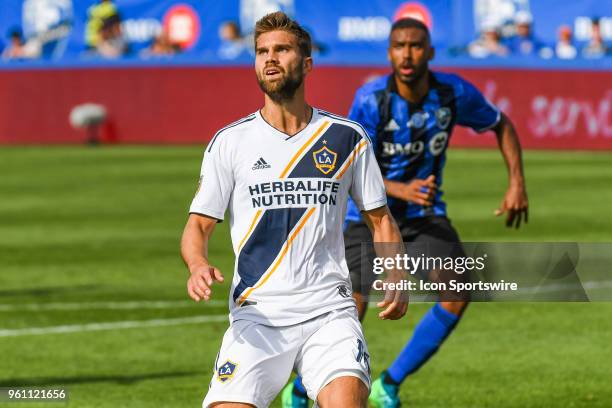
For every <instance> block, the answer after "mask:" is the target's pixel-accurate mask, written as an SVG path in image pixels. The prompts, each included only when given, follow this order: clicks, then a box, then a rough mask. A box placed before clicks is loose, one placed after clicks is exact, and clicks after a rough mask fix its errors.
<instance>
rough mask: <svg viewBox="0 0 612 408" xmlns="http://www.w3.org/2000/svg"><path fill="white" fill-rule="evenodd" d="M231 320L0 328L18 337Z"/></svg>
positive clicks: (5, 334) (207, 318)
mask: <svg viewBox="0 0 612 408" xmlns="http://www.w3.org/2000/svg"><path fill="white" fill-rule="evenodd" d="M223 321H226V322H227V321H229V319H228V316H227V315H213V316H193V317H178V318H171V319H153V320H126V321H119V322H107V323H88V324H71V325H65V326H49V327H26V328H22V329H3V330H0V337H18V336H32V335H45V334H59V333H78V332H88V331H101V330H122V329H134V328H141V327H160V326H177V325H182V324H197V323H210V322H223Z"/></svg>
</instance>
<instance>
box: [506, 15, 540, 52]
mask: <svg viewBox="0 0 612 408" xmlns="http://www.w3.org/2000/svg"><path fill="white" fill-rule="evenodd" d="M514 25H515V29H516V33H515V35H514V36H513V37H511V38H510V40H509V41H508V46H509V48H510V51H512V53H513V54H515V55H539V53H540V50H541V49H542V48H544V44H543V43H542V42H540V41H539V40H538V39H536V38H535V35H534V34H533V32H532V25H533V17H532V15H531V13H530V12H528V11H519V12H518V13H516V16H515V17H514Z"/></svg>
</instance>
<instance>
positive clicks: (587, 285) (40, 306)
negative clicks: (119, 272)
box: [0, 280, 612, 312]
mask: <svg viewBox="0 0 612 408" xmlns="http://www.w3.org/2000/svg"><path fill="white" fill-rule="evenodd" d="M581 287H582V288H583V289H586V290H597V289H609V288H612V280H602V281H587V282H582V285H581V286H580V285H577V284H547V285H543V286H539V287H519V290H517V291H516V292H514V293H522V294H525V293H549V292H560V291H564V290H568V289H569V290H571V289H580V288H581ZM415 296H416V295H415ZM425 297H426V296H424V297H423V298H425ZM414 299H415V300H416V297H415V298H414ZM370 303H376V302H370ZM227 305H228V301H227V300H209V301H208V302H200V303H195V302H194V301H191V300H159V301H150V300H145V301H128V302H65V303H64V302H62V303H24V304H18V303H15V304H0V312H19V311H53V310H138V309H175V308H176V309H178V308H189V307H197V306H204V307H205V306H227Z"/></svg>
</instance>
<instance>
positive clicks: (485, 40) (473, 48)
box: [468, 19, 510, 58]
mask: <svg viewBox="0 0 612 408" xmlns="http://www.w3.org/2000/svg"><path fill="white" fill-rule="evenodd" d="M468 53H469V54H470V56H472V57H474V58H486V57H489V56H497V57H506V56H508V54H509V53H510V50H508V48H507V47H506V46H505V45H503V44H502V43H501V41H500V35H499V24H498V23H497V22H496V21H494V20H492V19H487V20H485V21H484V22H483V23H482V26H481V27H480V38H478V39H477V40H475V41H472V42H471V43H470V45H468Z"/></svg>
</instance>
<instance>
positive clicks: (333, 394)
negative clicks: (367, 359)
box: [317, 376, 368, 408]
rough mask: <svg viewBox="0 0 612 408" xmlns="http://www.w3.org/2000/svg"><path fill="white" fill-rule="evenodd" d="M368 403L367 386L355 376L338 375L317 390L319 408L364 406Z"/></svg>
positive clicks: (357, 407)
mask: <svg viewBox="0 0 612 408" xmlns="http://www.w3.org/2000/svg"><path fill="white" fill-rule="evenodd" d="M367 403H368V387H367V386H366V385H365V384H364V383H363V381H361V380H360V379H359V378H357V377H351V376H345V377H338V378H336V379H334V380H333V381H332V382H330V383H329V384H327V385H326V386H325V387H323V389H322V390H321V391H320V392H319V395H318V397H317V406H318V407H320V408H334V407H344V408H365V407H367Z"/></svg>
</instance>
